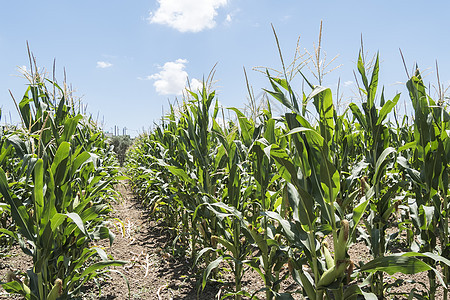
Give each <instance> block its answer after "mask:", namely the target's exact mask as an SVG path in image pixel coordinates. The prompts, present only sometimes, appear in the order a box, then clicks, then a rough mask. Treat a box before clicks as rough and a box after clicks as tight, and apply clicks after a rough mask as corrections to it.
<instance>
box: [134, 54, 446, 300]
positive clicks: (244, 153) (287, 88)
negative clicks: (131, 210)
mask: <svg viewBox="0 0 450 300" xmlns="http://www.w3.org/2000/svg"><path fill="white" fill-rule="evenodd" d="M356 68H357V73H358V76H359V82H360V88H359V90H360V92H361V105H360V104H358V103H350V104H349V105H348V107H347V108H346V110H345V111H344V112H342V114H338V112H337V110H336V108H335V104H334V102H335V101H333V93H332V91H331V90H330V89H329V88H326V87H323V86H321V85H314V84H312V83H310V82H309V81H308V80H307V79H306V77H304V79H305V82H306V83H307V85H306V87H305V88H304V89H303V90H300V91H296V90H295V87H294V86H292V85H291V82H290V77H289V76H287V75H286V72H284V75H283V72H281V73H280V74H281V76H272V75H271V72H269V71H267V72H266V76H267V80H268V81H269V83H270V86H271V88H270V89H266V90H265V92H266V94H267V95H268V97H269V98H270V99H268V100H267V102H266V103H264V104H265V105H264V106H263V108H261V109H259V110H257V111H253V113H252V114H251V115H250V114H246V113H244V112H243V111H242V110H239V109H237V108H227V109H224V108H222V107H221V106H220V105H219V102H218V101H217V99H216V95H215V91H214V90H212V89H210V88H208V86H210V85H209V83H210V82H208V81H207V82H204V85H203V89H202V90H199V91H197V92H195V91H188V95H186V97H184V99H183V101H182V102H181V103H180V104H178V105H176V106H175V105H172V106H171V107H170V111H169V113H168V114H166V115H165V116H164V117H163V119H162V121H161V124H160V125H158V126H156V127H155V128H154V129H153V130H152V131H151V132H149V133H148V134H144V135H141V136H140V137H139V139H138V140H137V141H136V142H135V144H134V146H133V148H132V149H131V150H130V151H129V152H128V157H127V169H128V173H129V176H130V177H131V184H132V188H133V191H134V193H135V195H136V196H137V198H138V199H139V201H141V202H142V203H143V204H144V205H145V206H146V207H147V208H148V210H149V211H150V212H151V214H152V216H153V217H154V218H155V219H157V220H159V221H160V224H161V225H162V226H164V227H165V228H167V229H168V230H169V231H170V233H171V237H172V239H173V241H174V243H173V251H174V253H175V252H178V253H179V254H180V255H187V256H189V257H191V258H192V260H193V264H194V267H195V268H197V269H198V270H199V272H200V286H199V294H200V295H201V290H202V289H204V288H205V286H206V285H207V284H208V282H209V281H215V282H221V274H223V272H222V271H223V270H226V272H231V273H232V275H233V280H232V282H231V284H226V285H225V286H226V287H225V288H224V292H223V294H222V295H219V297H221V298H222V299H225V298H226V299H231V298H233V299H244V298H245V299H249V298H252V299H257V298H258V297H259V298H260V299H293V297H294V296H296V297H297V296H300V297H303V298H304V299H315V300H319V299H320V300H322V299H384V298H385V297H386V298H395V297H404V298H408V299H413V298H415V299H436V293H437V290H438V289H442V290H443V294H442V297H443V299H447V298H448V287H449V282H450V277H449V276H450V274H449V266H450V260H449V259H448V258H449V254H450V252H449V250H450V243H449V216H448V211H449V201H448V197H449V192H450V190H449V159H450V138H449V134H450V115H449V114H448V111H447V107H446V104H445V101H443V100H444V99H443V98H439V99H437V100H434V99H432V97H431V96H430V95H429V91H428V89H427V88H426V86H425V84H424V82H423V79H422V76H421V73H420V71H419V69H418V68H417V69H416V71H415V73H414V75H412V76H410V78H409V80H408V81H407V83H406V87H407V90H408V92H409V95H403V97H409V100H408V101H410V102H411V105H412V108H413V109H412V111H411V112H410V115H406V116H403V117H401V116H400V115H399V114H398V108H397V104H398V101H399V99H400V96H401V95H400V94H397V95H393V96H388V95H385V93H384V89H382V88H380V87H379V86H378V81H379V79H378V75H379V57H378V55H377V56H376V57H375V59H374V62H373V65H372V66H371V67H370V68H369V67H368V66H367V63H366V62H365V59H364V57H363V55H362V51H361V52H360V55H359V57H358V60H357V66H356ZM302 75H303V74H302ZM319 78H320V76H319ZM249 90H250V89H249ZM250 100H251V101H253V102H254V101H255V99H254V98H252V94H251V93H250ZM273 103H281V104H282V105H283V107H285V109H286V113H284V114H282V115H279V114H278V115H276V114H274V113H273V111H272V108H271V104H273ZM310 104H311V105H310ZM308 105H309V106H308ZM309 107H313V109H314V111H310V110H309V109H308V108H309ZM224 111H227V113H225V112H224ZM228 112H231V114H232V117H228V118H225V115H229V113H228ZM311 115H312V116H313V118H311ZM358 242H364V243H365V245H366V246H367V247H368V249H369V251H370V255H371V260H369V261H367V262H363V261H353V260H351V259H350V256H349V254H348V251H349V249H351V248H352V246H353V245H355V243H358ZM400 243H401V244H402V245H403V247H402V249H403V250H404V251H401V252H398V251H397V252H395V253H394V252H392V251H391V250H392V249H393V248H394V245H396V244H397V245H398V244H400ZM249 270H253V272H254V274H258V276H260V277H261V281H262V282H263V283H264V287H263V288H262V289H261V290H259V291H253V292H250V291H248V290H247V289H245V287H244V286H243V284H242V278H243V275H244V272H247V271H249ZM398 272H400V273H403V274H416V273H418V272H426V273H427V278H428V282H426V283H422V285H423V286H424V289H423V290H418V289H415V288H413V289H409V290H408V291H406V290H405V291H404V292H403V293H399V292H393V291H392V289H391V287H392V286H393V284H392V283H389V282H388V281H386V278H388V276H389V275H393V274H395V273H398ZM288 278H291V279H292V280H294V281H295V282H296V283H297V284H298V288H297V290H296V291H294V292H290V293H286V292H281V291H280V284H281V282H282V281H284V280H287V279H288ZM405 282H406V281H401V280H400V282H398V281H397V282H396V284H397V285H400V286H401V285H402V284H403V283H405ZM261 295H263V296H261ZM261 297H262V298H261ZM395 299H397V298H395Z"/></svg>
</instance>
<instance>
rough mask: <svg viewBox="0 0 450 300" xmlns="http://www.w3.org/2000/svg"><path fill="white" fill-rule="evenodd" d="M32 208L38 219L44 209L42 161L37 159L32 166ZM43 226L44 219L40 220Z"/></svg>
mask: <svg viewBox="0 0 450 300" xmlns="http://www.w3.org/2000/svg"><path fill="white" fill-rule="evenodd" d="M33 190H34V208H35V213H36V220H38V221H40V220H41V217H42V215H43V211H44V162H43V161H42V159H39V160H38V161H37V162H36V164H35V166H34V189H33ZM42 221H44V223H43V224H42V225H43V226H45V223H46V221H48V220H42Z"/></svg>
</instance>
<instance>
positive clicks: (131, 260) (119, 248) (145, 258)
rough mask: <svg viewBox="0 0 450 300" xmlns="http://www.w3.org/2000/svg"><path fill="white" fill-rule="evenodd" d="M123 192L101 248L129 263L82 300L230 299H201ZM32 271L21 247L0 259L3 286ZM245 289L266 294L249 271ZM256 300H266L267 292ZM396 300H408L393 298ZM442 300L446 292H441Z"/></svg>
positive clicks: (182, 264)
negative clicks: (109, 239) (110, 237)
mask: <svg viewBox="0 0 450 300" xmlns="http://www.w3.org/2000/svg"><path fill="white" fill-rule="evenodd" d="M118 191H119V192H120V193H121V194H122V198H121V200H120V201H119V202H118V203H115V204H113V214H112V219H111V222H110V228H111V230H112V231H113V232H114V234H115V235H116V238H115V240H114V243H113V245H112V247H109V244H107V243H106V242H105V243H103V244H101V246H103V247H104V248H105V250H106V252H107V253H109V254H112V256H113V257H114V259H117V260H124V261H127V262H128V263H127V264H126V265H124V266H123V267H115V268H113V269H112V272H109V273H107V275H106V276H103V277H101V278H99V279H98V280H97V282H96V283H89V284H88V285H87V286H86V287H85V289H84V290H83V293H82V296H81V299H86V300H88V299H100V300H112V299H117V300H120V299H157V300H162V299H220V296H219V297H218V295H223V294H224V293H225V287H226V285H222V284H219V283H214V282H212V283H208V284H207V285H206V287H205V289H204V290H203V291H202V292H200V293H198V291H199V289H198V285H199V282H198V280H197V278H199V274H197V273H196V272H195V269H193V268H192V260H191V259H190V258H188V257H180V256H179V255H178V256H173V255H172V253H171V252H170V251H169V249H171V244H172V240H171V239H170V238H169V234H168V232H167V231H166V230H165V229H164V227H163V226H161V224H159V223H157V222H156V221H154V220H152V219H151V218H150V216H149V215H148V213H147V212H146V210H145V209H144V208H143V207H142V206H141V205H140V203H139V202H138V201H136V200H135V199H134V198H133V196H132V194H131V193H130V191H129V189H128V188H127V186H125V185H119V186H118ZM329 244H330V247H331V248H332V241H329ZM330 250H332V249H330ZM393 252H395V251H393ZM0 254H1V251H0ZM349 255H350V258H351V260H352V261H354V262H355V263H356V264H357V265H358V264H359V262H360V261H363V262H367V261H369V260H370V259H371V255H370V253H369V251H368V248H367V246H366V245H365V244H364V243H363V242H358V243H356V244H354V245H352V246H351V248H350V249H349ZM31 265H32V264H31V260H30V259H29V257H26V256H25V255H24V254H23V253H22V252H21V250H20V248H19V247H18V246H13V247H11V248H9V249H8V251H6V252H5V251H3V257H0V275H1V279H0V280H1V281H4V280H5V274H6V272H7V271H8V270H14V271H25V270H27V269H28V268H30V267H31ZM285 272H287V268H286V269H285ZM125 278H126V279H125ZM222 278H223V281H225V282H226V281H232V276H231V275H230V274H226V273H225V274H222ZM399 278H402V279H410V280H415V281H416V282H422V283H424V284H425V285H427V284H428V278H427V274H426V273H424V272H422V273H418V274H415V275H403V274H394V275H393V276H387V275H386V277H385V282H392V283H393V282H394V281H395V279H399ZM128 287H129V288H128ZM243 287H244V289H245V290H246V291H247V292H249V293H250V294H253V293H256V292H257V291H258V290H260V289H261V288H263V283H262V280H261V278H260V277H259V275H258V274H257V273H256V272H254V271H252V270H249V271H248V272H246V273H245V275H244V281H243ZM413 288H415V289H417V290H419V291H420V290H423V289H424V288H423V286H422V285H421V284H420V283H404V284H402V285H401V286H396V287H395V286H394V287H392V289H391V292H393V293H405V292H406V291H411V290H412V289H413ZM297 290H299V286H298V285H297V284H296V283H295V282H294V281H293V280H292V279H288V280H285V281H283V282H282V287H281V292H283V291H289V292H295V291H297ZM256 295H257V296H258V297H259V298H260V299H263V298H264V292H262V291H261V292H258V293H256ZM293 296H294V299H302V298H301V296H300V295H298V294H295V293H294V295H293ZM0 299H20V298H19V297H14V296H11V295H8V294H6V292H5V291H4V290H2V289H0ZM390 299H407V297H403V296H394V295H392V296H391V297H390ZM436 299H442V289H441V290H439V291H438V293H437V295H436Z"/></svg>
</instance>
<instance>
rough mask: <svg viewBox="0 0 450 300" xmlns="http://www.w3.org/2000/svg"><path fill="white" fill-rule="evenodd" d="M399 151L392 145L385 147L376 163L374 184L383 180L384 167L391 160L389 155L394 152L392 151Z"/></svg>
mask: <svg viewBox="0 0 450 300" xmlns="http://www.w3.org/2000/svg"><path fill="white" fill-rule="evenodd" d="M396 152H397V151H396V150H395V149H394V148H392V147H388V148H386V149H384V151H383V152H382V153H381V154H380V156H379V157H378V159H377V163H376V165H375V175H374V176H373V178H372V184H374V185H375V184H377V183H380V182H381V176H383V169H384V167H385V166H386V164H387V163H388V162H389V160H387V157H388V156H389V155H390V154H392V153H396Z"/></svg>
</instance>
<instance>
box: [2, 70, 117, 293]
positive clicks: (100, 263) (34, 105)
mask: <svg viewBox="0 0 450 300" xmlns="http://www.w3.org/2000/svg"><path fill="white" fill-rule="evenodd" d="M45 81H46V79H45V78H43V77H42V76H41V75H40V74H38V73H34V74H31V75H30V85H29V87H28V89H27V91H26V93H25V95H24V97H23V98H22V100H21V101H20V103H19V105H18V107H19V114H20V117H21V119H22V122H23V127H22V128H21V129H18V130H15V131H12V132H10V133H9V134H8V135H7V138H6V147H3V146H2V148H1V150H2V152H1V154H0V157H2V161H5V160H6V161H9V162H10V163H9V164H6V165H5V164H2V166H1V167H0V193H1V195H2V200H3V202H4V203H5V205H7V206H8V207H9V210H10V213H11V219H12V220H13V222H14V226H15V230H10V229H7V228H0V231H1V232H2V233H3V234H7V235H9V236H10V237H12V238H13V239H14V240H15V241H16V242H18V244H19V245H20V247H21V249H22V251H23V252H24V253H25V254H27V255H29V256H31V257H32V261H33V267H32V268H31V269H29V270H27V272H26V281H23V282H22V281H20V280H18V279H17V277H15V276H12V278H15V279H16V280H13V281H10V282H7V283H4V284H3V288H4V289H5V290H7V291H8V292H10V293H17V294H20V295H22V296H24V297H25V298H26V299H57V298H58V299H68V298H72V297H73V296H75V295H76V294H77V293H78V292H79V290H80V288H81V287H82V285H83V284H84V283H85V282H86V281H87V280H89V279H92V278H95V277H97V276H99V274H101V273H103V272H104V269H105V268H107V267H109V266H118V265H123V264H124V263H125V262H121V261H115V260H112V259H111V257H110V256H108V255H107V254H106V253H105V251H104V250H103V249H101V248H99V247H96V246H95V245H92V243H93V242H94V241H95V240H99V239H105V238H106V239H109V240H110V243H112V241H113V235H112V233H110V232H109V229H108V227H106V226H105V221H104V219H105V217H106V216H107V214H108V212H109V211H110V208H109V204H108V201H109V200H112V199H114V197H115V193H114V192H113V190H112V184H113V183H115V182H117V180H118V179H120V178H121V177H120V176H118V175H119V174H118V171H117V168H116V167H115V166H114V164H115V161H114V160H111V159H112V158H113V154H112V152H108V151H105V150H104V149H105V148H106V147H107V144H106V143H105V142H104V137H103V134H102V133H101V132H100V131H99V130H98V129H96V128H95V126H94V125H93V124H92V123H91V121H89V120H88V119H85V117H84V116H83V115H81V114H78V113H76V112H75V111H76V110H75V109H74V107H73V106H71V105H69V99H68V97H69V94H68V93H67V92H66V91H65V90H63V89H61V88H60V87H59V86H58V84H57V83H56V82H53V81H49V82H50V84H51V85H52V87H54V90H56V91H58V92H59V93H60V96H59V98H58V97H57V95H56V93H55V92H54V93H53V95H52V94H50V93H49V92H48V89H47V87H46V84H45ZM72 105H73V102H72ZM11 165H12V166H13V169H11V168H10V166H11ZM4 167H5V169H6V170H7V171H8V174H7V173H5V170H4V169H3V168H4Z"/></svg>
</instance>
